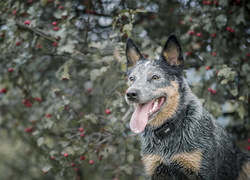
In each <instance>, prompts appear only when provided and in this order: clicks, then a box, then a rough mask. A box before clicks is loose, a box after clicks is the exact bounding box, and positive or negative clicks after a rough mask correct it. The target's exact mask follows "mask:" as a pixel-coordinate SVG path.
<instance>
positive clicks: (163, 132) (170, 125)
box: [154, 109, 186, 140]
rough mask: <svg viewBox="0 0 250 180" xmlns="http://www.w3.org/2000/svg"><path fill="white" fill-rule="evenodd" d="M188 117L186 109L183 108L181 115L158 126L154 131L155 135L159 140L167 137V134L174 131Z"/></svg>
mask: <svg viewBox="0 0 250 180" xmlns="http://www.w3.org/2000/svg"><path fill="white" fill-rule="evenodd" d="M185 117H186V109H185V110H183V111H182V112H181V113H180V114H179V115H177V116H176V117H174V119H173V120H168V122H167V123H166V124H164V125H163V126H161V127H159V128H157V129H156V130H155V131H154V135H155V137H156V138H157V139H158V140H162V139H164V138H165V137H167V135H168V134H169V133H170V132H172V131H173V130H174V129H175V128H176V126H177V125H178V124H179V123H180V122H181V121H182V120H183V119H184V118H185Z"/></svg>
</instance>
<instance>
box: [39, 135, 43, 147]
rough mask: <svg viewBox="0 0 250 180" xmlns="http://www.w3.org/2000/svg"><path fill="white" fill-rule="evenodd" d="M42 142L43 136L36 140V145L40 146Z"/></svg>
mask: <svg viewBox="0 0 250 180" xmlns="http://www.w3.org/2000/svg"><path fill="white" fill-rule="evenodd" d="M43 143H44V137H40V138H39V139H38V140H37V145H38V146H39V147H40V146H41V145H43Z"/></svg>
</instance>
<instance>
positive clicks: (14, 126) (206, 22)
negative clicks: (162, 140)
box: [0, 0, 250, 180]
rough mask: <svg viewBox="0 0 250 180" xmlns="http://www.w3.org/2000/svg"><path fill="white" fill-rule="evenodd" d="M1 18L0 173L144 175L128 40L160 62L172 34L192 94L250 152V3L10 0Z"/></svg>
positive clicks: (108, 178)
mask: <svg viewBox="0 0 250 180" xmlns="http://www.w3.org/2000/svg"><path fill="white" fill-rule="evenodd" d="M0 14H1V16H0V49H1V53H0V136H1V146H0V156H1V158H0V179H27V180H28V179H32V180H33V179H39V180H40V179H46V180H49V179H58V180H59V179H79V180H80V179H85V180H87V179H96V180H98V179H102V180H112V179H116V180H117V179H119V180H122V179H129V178H130V179H137V180H140V179H143V170H142V164H141V161H140V156H139V153H140V143H139V139H138V136H137V135H134V134H133V133H131V131H130V129H129V127H128V124H129V123H128V122H129V118H130V116H131V110H130V109H129V107H128V106H127V105H126V103H125V101H124V92H125V90H126V89H127V86H126V73H125V69H126V66H125V65H126V58H125V54H124V51H125V41H126V39H127V37H132V38H133V40H134V41H135V42H136V44H137V45H138V47H140V49H141V50H142V52H143V54H144V56H146V57H148V58H149V59H155V58H156V57H157V54H159V53H161V50H162V48H161V47H162V46H163V45H164V43H165V41H166V39H167V37H168V35H169V34H171V33H175V34H176V35H177V36H178V37H179V39H180V42H181V44H182V47H183V51H184V53H185V59H186V61H187V63H186V69H187V70H186V72H185V73H186V77H187V79H188V82H189V84H190V86H191V88H192V89H193V92H194V93H195V94H196V95H197V96H198V97H199V98H200V100H201V101H202V102H203V104H204V106H205V107H206V108H207V109H208V110H209V111H210V112H211V113H212V114H213V115H214V116H215V117H216V118H218V120H219V121H220V123H221V124H222V125H223V126H224V127H225V128H226V129H227V130H228V131H229V132H230V133H231V135H232V137H233V138H234V139H235V140H238V141H239V140H242V142H243V143H242V144H241V145H242V148H243V149H245V150H247V149H249V150H250V146H249V145H250V144H248V142H247V140H246V139H247V138H249V137H250V133H249V130H250V118H249V112H250V106H249V102H250V96H249V95H250V89H249V88H250V75H249V73H250V63H249V61H250V48H249V44H250V2H249V1H247V0H220V1H198V0H186V1H182V0H179V1H174V0H170V1H166V0H159V1H154V0H139V1H135V0H127V1H124V0H117V1H113V0H91V1H90V0H71V1H70V0H65V1H59V0H40V1H39V0H8V1H7V0H5V1H1V2H0ZM249 143H250V142H249Z"/></svg>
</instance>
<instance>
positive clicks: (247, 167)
mask: <svg viewBox="0 0 250 180" xmlns="http://www.w3.org/2000/svg"><path fill="white" fill-rule="evenodd" d="M237 180H250V162H248V163H246V164H244V166H243V167H242V170H241V172H240V173H239V176H238V178H237Z"/></svg>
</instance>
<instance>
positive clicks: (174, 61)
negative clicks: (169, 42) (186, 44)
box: [162, 46, 180, 65]
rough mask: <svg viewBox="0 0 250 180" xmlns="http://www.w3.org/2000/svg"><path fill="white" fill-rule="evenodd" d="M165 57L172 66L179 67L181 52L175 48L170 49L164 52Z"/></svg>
mask: <svg viewBox="0 0 250 180" xmlns="http://www.w3.org/2000/svg"><path fill="white" fill-rule="evenodd" d="M162 54H163V56H164V58H165V59H166V61H167V62H168V64H170V65H179V64H180V61H179V59H178V57H179V52H178V50H177V48H176V47H175V46H172V47H170V48H169V49H167V50H166V51H163V53H162Z"/></svg>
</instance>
